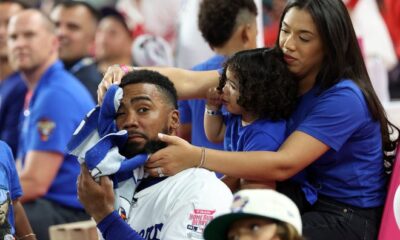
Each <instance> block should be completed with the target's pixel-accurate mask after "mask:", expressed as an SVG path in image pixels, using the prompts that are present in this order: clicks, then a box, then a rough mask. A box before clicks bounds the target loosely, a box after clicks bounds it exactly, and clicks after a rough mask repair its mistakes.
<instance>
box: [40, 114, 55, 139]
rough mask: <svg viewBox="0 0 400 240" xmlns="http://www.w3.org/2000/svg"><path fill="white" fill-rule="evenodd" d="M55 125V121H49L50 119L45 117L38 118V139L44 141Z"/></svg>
mask: <svg viewBox="0 0 400 240" xmlns="http://www.w3.org/2000/svg"><path fill="white" fill-rule="evenodd" d="M55 127H56V123H55V122H53V121H51V120H50V119H46V118H42V119H40V120H39V122H38V123H37V128H38V131H39V135H40V140H42V141H44V142H45V141H47V140H48V139H49V136H50V134H51V133H52V132H53V130H54V128H55Z"/></svg>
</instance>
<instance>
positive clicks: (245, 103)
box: [218, 48, 298, 120]
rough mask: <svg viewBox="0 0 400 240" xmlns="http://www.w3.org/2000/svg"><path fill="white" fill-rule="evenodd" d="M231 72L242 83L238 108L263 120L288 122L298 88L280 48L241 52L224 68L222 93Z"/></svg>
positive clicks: (221, 82)
mask: <svg viewBox="0 0 400 240" xmlns="http://www.w3.org/2000/svg"><path fill="white" fill-rule="evenodd" d="M227 70H229V71H230V72H231V73H232V75H233V76H234V77H235V78H236V79H237V80H238V82H239V93H240V97H239V99H238V101H237V103H238V105H239V106H241V107H243V108H244V109H245V110H246V111H249V112H251V113H254V114H256V115H257V117H259V118H268V119H271V120H279V119H286V118H288V117H289V116H290V114H291V113H292V111H293V110H294V108H295V106H296V100H297V91H298V87H297V86H298V84H297V81H296V79H295V78H294V76H293V75H292V74H291V73H290V71H289V70H288V68H287V66H286V63H285V62H284V61H283V55H282V52H281V50H279V49H278V48H269V49H268V48H259V49H253V50H246V51H241V52H238V53H236V54H235V55H233V56H232V57H231V58H230V59H228V60H227V62H226V63H225V64H224V69H223V74H222V75H221V77H220V81H219V86H218V89H219V90H222V88H223V87H224V86H225V83H226V80H227V78H226V71H227Z"/></svg>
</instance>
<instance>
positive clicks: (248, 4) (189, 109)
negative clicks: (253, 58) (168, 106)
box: [179, 0, 257, 149]
mask: <svg viewBox="0 0 400 240" xmlns="http://www.w3.org/2000/svg"><path fill="white" fill-rule="evenodd" d="M256 17H257V7H256V5H255V3H254V2H253V0H204V1H203V2H202V3H201V4H200V10H199V29H200V31H201V33H202V35H203V37H204V39H205V40H206V41H207V43H208V44H209V45H210V47H211V48H212V49H213V51H214V52H215V53H216V55H215V56H214V57H212V58H210V59H209V60H207V61H205V62H203V63H201V64H199V65H197V66H195V67H194V68H193V70H196V71H206V70H215V69H219V68H222V65H223V63H224V62H225V60H226V58H227V57H229V56H231V55H233V54H234V53H236V52H238V51H241V50H246V49H252V48H256V46H257V41H256V36H257V23H256ZM204 108H205V100H186V101H180V102H179V111H180V113H181V116H180V118H181V119H180V120H181V122H182V125H181V127H180V129H179V135H180V136H181V137H183V138H185V139H186V140H189V141H190V140H191V142H192V144H194V145H197V146H203V147H207V148H214V149H223V145H222V144H214V143H211V142H210V141H208V139H207V137H206V135H205V133H204V123H203V119H204Z"/></svg>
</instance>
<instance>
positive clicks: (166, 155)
mask: <svg viewBox="0 0 400 240" xmlns="http://www.w3.org/2000/svg"><path fill="white" fill-rule="evenodd" d="M158 138H159V139H160V140H161V141H163V142H166V143H167V144H168V147H166V148H164V149H161V150H159V151H157V152H155V153H154V154H152V155H151V157H150V159H149V160H147V163H146V165H145V167H146V172H148V173H149V174H150V175H151V176H153V177H160V175H161V174H160V173H162V174H163V175H165V176H172V175H175V174H177V173H179V172H180V171H183V170H185V169H188V168H192V167H197V166H199V164H200V159H201V148H199V147H195V146H193V145H191V144H189V143H188V142H187V141H185V140H184V139H182V138H180V137H177V136H169V135H165V134H162V133H159V134H158Z"/></svg>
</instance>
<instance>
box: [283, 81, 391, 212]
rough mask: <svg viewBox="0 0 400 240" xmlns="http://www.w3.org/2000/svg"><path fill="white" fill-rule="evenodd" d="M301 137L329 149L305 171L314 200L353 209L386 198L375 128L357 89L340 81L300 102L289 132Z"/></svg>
mask: <svg viewBox="0 0 400 240" xmlns="http://www.w3.org/2000/svg"><path fill="white" fill-rule="evenodd" d="M293 131H301V132H304V133H306V134H308V135H310V136H312V137H314V138H316V139H318V140H319V141H321V142H323V143H324V144H326V145H328V146H329V147H330V150H328V152H326V153H325V154H324V155H322V156H321V157H320V158H319V159H317V160H316V161H314V162H313V163H312V164H311V165H310V166H309V167H307V168H306V169H305V172H306V175H307V178H308V181H309V182H310V183H311V184H312V185H313V187H314V188H315V189H316V191H317V192H318V195H320V196H321V195H322V196H326V197H329V198H331V199H333V200H336V201H339V202H342V203H347V204H350V205H353V206H356V207H361V208H368V207H377V206H382V205H383V203H384V200H385V196H386V188H385V184H386V180H387V178H386V176H385V173H384V166H383V153H382V143H381V132H380V123H379V122H378V121H375V120H373V119H372V117H371V114H370V112H369V110H368V105H367V103H366V100H365V98H364V95H363V94H362V92H361V90H360V88H359V87H358V86H357V85H356V84H355V83H354V82H353V81H351V80H343V81H341V82H339V83H337V84H336V85H334V86H333V87H331V88H329V89H328V90H326V91H324V92H323V93H322V94H318V88H317V87H314V88H313V89H311V90H310V91H309V92H307V93H306V94H304V95H303V96H302V97H301V98H300V102H299V104H298V106H297V109H296V110H295V112H294V113H293V115H292V117H291V120H290V123H289V132H290V133H291V132H293Z"/></svg>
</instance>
